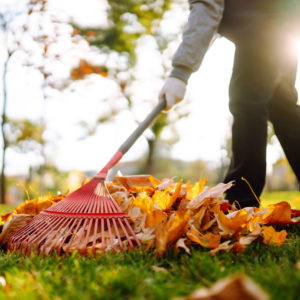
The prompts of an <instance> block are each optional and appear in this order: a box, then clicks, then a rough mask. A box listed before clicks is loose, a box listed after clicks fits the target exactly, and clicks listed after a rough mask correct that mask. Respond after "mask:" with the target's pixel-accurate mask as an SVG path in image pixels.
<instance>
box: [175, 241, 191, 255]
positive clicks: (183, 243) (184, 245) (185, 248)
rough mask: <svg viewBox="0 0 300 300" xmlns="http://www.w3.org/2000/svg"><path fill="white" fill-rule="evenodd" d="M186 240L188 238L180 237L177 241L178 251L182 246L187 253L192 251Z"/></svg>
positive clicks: (176, 247)
mask: <svg viewBox="0 0 300 300" xmlns="http://www.w3.org/2000/svg"><path fill="white" fill-rule="evenodd" d="M185 241H186V238H182V239H179V240H178V241H177V242H176V245H175V249H176V250H177V251H179V248H182V249H184V251H185V252H186V253H188V254H191V251H190V249H189V248H188V247H187V246H186V244H185Z"/></svg>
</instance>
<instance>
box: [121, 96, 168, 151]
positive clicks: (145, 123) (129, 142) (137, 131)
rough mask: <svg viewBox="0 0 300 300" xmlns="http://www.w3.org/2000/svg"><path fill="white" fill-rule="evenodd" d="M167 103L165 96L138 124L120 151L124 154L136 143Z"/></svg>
mask: <svg viewBox="0 0 300 300" xmlns="http://www.w3.org/2000/svg"><path fill="white" fill-rule="evenodd" d="M166 105H167V102H166V99H165V98H163V99H162V100H161V101H159V102H158V104H157V105H156V106H155V107H154V108H153V110H152V111H151V112H150V113H149V115H148V116H147V117H146V118H145V119H144V121H142V122H141V123H140V124H139V125H138V127H137V128H136V129H135V130H134V131H133V132H132V134H131V135H130V136H129V137H128V138H127V140H126V141H125V142H124V143H123V144H122V145H121V146H120V147H119V150H118V151H120V152H121V153H122V154H123V155H124V154H125V153H126V152H127V151H128V150H129V149H130V148H131V146H132V145H133V144H134V143H135V141H136V140H137V139H138V138H139V137H140V136H141V135H142V133H143V132H144V131H145V130H146V129H147V128H148V127H149V126H150V124H151V123H152V122H153V121H154V119H155V118H156V117H157V116H158V115H159V114H160V113H161V112H162V110H163V109H164V108H165V107H166Z"/></svg>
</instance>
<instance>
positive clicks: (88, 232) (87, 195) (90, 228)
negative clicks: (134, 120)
mask: <svg viewBox="0 0 300 300" xmlns="http://www.w3.org/2000/svg"><path fill="white" fill-rule="evenodd" d="M165 106H166V100H165V99H162V100H161V101H160V102H159V103H158V104H157V106H156V107H155V108H154V109H153V110H152V111H151V112H150V114H149V115H148V116H147V117H146V119H145V120H144V121H143V122H141V123H140V124H139V126H138V127H137V128H136V129H135V131H134V132H133V133H132V134H131V135H130V136H129V137H128V138H127V140H126V141H125V142H124V143H123V144H122V145H121V146H120V148H119V149H118V151H117V152H116V153H115V155H113V157H112V158H111V160H110V161H109V162H108V163H107V165H106V166H105V167H104V168H103V169H102V170H101V171H100V172H99V173H98V174H97V175H96V176H94V177H93V178H92V180H91V181H89V182H88V183H86V184H84V185H83V186H82V187H80V188H79V189H77V190H76V191H74V192H73V193H71V194H70V195H69V196H67V197H66V198H64V199H63V200H61V201H60V202H58V203H56V204H54V205H53V206H51V207H50V208H48V209H46V210H43V211H42V212H41V213H40V214H39V215H37V216H35V217H34V218H33V219H32V220H31V221H30V222H29V223H28V224H27V225H25V226H24V227H23V228H22V229H20V230H19V231H17V232H16V233H14V234H13V235H12V236H11V237H10V239H9V242H8V249H9V250H11V251H16V252H22V253H23V254H24V255H29V254H30V253H31V252H32V251H36V252H39V253H42V254H44V255H45V254H50V255H52V253H53V252H54V251H55V252H56V253H57V255H59V256H60V255H62V254H66V255H68V254H69V253H70V252H74V251H76V252H79V253H80V254H82V255H86V254H92V255H96V253H99V252H100V253H101V252H105V251H106V250H110V251H111V252H115V251H122V250H124V249H126V248H129V249H134V247H135V246H140V241H139V240H138V238H137V237H136V235H135V233H134V231H133V229H132V228H131V226H130V224H129V221H128V217H127V215H126V214H125V213H123V212H122V211H121V209H120V208H119V206H118V204H117V203H116V201H115V200H114V199H113V198H112V197H111V195H110V194H109V192H108V190H107V188H106V186H105V179H106V177H107V174H108V171H109V170H110V169H111V168H112V167H113V166H115V165H116V164H117V162H118V161H119V160H120V159H121V158H122V156H123V155H124V154H125V153H126V152H127V151H128V150H129V148H130V147H131V146H132V145H133V144H134V142H135V141H136V140H137V139H138V137H139V136H140V135H141V134H142V133H143V132H144V131H145V129H146V128H148V126H149V125H150V124H151V123H152V121H153V120H154V119H155V118H156V117H157V116H158V115H159V113H160V112H161V111H162V110H163V109H164V108H165Z"/></svg>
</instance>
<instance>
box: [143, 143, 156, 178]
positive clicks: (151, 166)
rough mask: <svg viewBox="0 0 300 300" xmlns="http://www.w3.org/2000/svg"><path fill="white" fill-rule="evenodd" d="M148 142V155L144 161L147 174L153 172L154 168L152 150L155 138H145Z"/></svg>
mask: <svg viewBox="0 0 300 300" xmlns="http://www.w3.org/2000/svg"><path fill="white" fill-rule="evenodd" d="M147 142H148V149H149V151H148V157H147V161H146V166H145V172H146V173H147V174H153V172H154V170H155V166H154V152H155V146H156V139H147Z"/></svg>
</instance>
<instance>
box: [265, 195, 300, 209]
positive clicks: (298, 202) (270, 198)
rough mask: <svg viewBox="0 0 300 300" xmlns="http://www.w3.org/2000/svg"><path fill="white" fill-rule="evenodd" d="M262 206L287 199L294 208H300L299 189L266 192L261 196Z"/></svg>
mask: <svg viewBox="0 0 300 300" xmlns="http://www.w3.org/2000/svg"><path fill="white" fill-rule="evenodd" d="M261 201H262V206H266V205H268V204H273V203H277V202H281V201H287V202H289V203H290V205H291V207H292V208H297V209H300V192H299V191H282V192H265V193H263V194H262V196H261Z"/></svg>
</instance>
